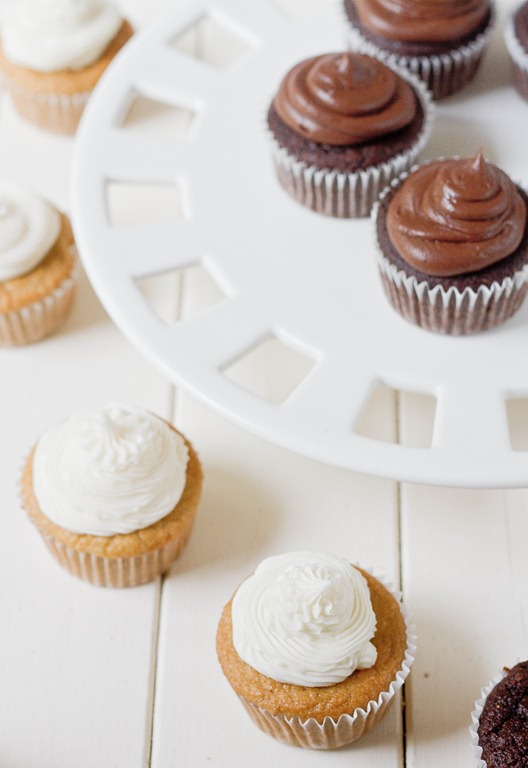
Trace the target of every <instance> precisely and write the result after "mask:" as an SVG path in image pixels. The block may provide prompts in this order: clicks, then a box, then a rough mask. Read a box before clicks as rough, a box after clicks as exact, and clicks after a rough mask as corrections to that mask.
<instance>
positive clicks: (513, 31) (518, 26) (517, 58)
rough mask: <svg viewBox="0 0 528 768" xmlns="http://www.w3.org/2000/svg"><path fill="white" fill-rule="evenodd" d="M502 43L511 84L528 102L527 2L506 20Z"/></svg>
mask: <svg viewBox="0 0 528 768" xmlns="http://www.w3.org/2000/svg"><path fill="white" fill-rule="evenodd" d="M504 42H505V44H506V49H507V51H508V55H509V57H510V62H511V66H512V73H513V84H514V86H515V88H516V89H517V91H518V93H519V94H520V95H521V96H522V97H523V99H526V101H528V2H525V3H523V4H522V5H521V6H520V7H519V8H518V9H517V10H516V12H515V13H514V14H513V15H512V16H510V17H509V19H508V20H507V22H506V25H505V27H504Z"/></svg>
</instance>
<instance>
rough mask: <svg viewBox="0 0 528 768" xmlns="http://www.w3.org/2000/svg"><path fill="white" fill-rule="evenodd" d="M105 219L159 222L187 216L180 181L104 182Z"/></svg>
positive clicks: (122, 222) (118, 222)
mask: <svg viewBox="0 0 528 768" xmlns="http://www.w3.org/2000/svg"><path fill="white" fill-rule="evenodd" d="M106 205H107V213H108V220H109V221H110V223H111V224H112V225H114V226H127V225H132V224H135V225H141V224H160V223H165V222H170V221H174V220H177V219H183V218H187V205H186V200H185V196H184V190H183V187H182V186H181V185H179V184H137V183H134V182H126V181H109V182H107V184H106Z"/></svg>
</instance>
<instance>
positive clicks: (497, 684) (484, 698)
mask: <svg viewBox="0 0 528 768" xmlns="http://www.w3.org/2000/svg"><path fill="white" fill-rule="evenodd" d="M527 701H528V661H521V662H519V663H518V664H516V665H515V666H514V667H513V668H512V669H504V670H503V672H502V674H500V675H499V676H498V677H495V678H494V679H493V680H491V682H490V683H489V685H488V686H487V687H486V688H484V689H483V690H482V693H481V698H480V699H479V700H478V701H476V702H475V710H474V712H473V713H472V716H471V719H472V721H473V724H472V726H471V728H470V733H471V741H472V743H473V750H474V755H475V759H476V761H477V766H478V768H526V766H527V765H528V707H527V706H526V703H527Z"/></svg>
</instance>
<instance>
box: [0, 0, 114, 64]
mask: <svg viewBox="0 0 528 768" xmlns="http://www.w3.org/2000/svg"><path fill="white" fill-rule="evenodd" d="M122 22H123V17H122V16H121V14H120V12H119V10H118V9H117V7H116V5H115V4H114V3H113V2H112V0H14V1H13V3H12V4H11V5H10V6H9V7H8V9H7V13H6V18H5V21H4V24H3V29H2V46H3V49H4V54H5V56H6V58H7V59H9V61H11V62H12V63H13V64H19V65H21V66H23V67H29V68H30V69H34V70H36V71H37V72H57V71H61V70H67V69H82V68H83V67H86V66H88V65H89V64H92V63H93V62H94V61H97V59H99V58H100V57H101V55H102V54H103V52H104V51H105V49H106V48H107V47H108V44H109V43H110V41H111V40H112V39H113V38H114V37H115V36H116V34H117V31H118V30H119V28H120V26H121V24H122Z"/></svg>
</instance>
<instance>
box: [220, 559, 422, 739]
mask: <svg viewBox="0 0 528 768" xmlns="http://www.w3.org/2000/svg"><path fill="white" fill-rule="evenodd" d="M414 640H415V638H414V635H413V633H412V629H411V628H409V627H408V626H407V622H406V619H405V617H404V614H403V613H402V606H401V605H400V603H399V601H398V600H397V599H396V597H395V596H394V595H393V594H392V593H391V592H390V591H389V590H388V589H387V587H386V586H384V585H383V584H382V583H381V582H380V581H379V580H378V579H376V578H374V577H373V576H371V575H370V574H369V573H366V572H365V571H362V570H361V569H359V568H356V567H354V566H352V565H350V564H349V563H348V562H347V561H346V560H342V559H341V558H338V557H335V556H333V555H329V554H321V553H311V552H292V553H288V554H284V555H279V556H277V557H270V558H267V559H266V560H264V561H263V562H262V563H261V564H260V565H259V566H258V568H257V569H256V571H255V572H254V573H253V575H252V576H250V577H249V578H248V579H246V581H244V582H243V583H242V585H241V586H240V587H239V588H238V590H237V591H236V593H235V595H234V597H233V598H232V600H231V601H230V602H229V603H228V604H227V605H226V607H225V608H224V611H223V613H222V616H221V619H220V623H219V627H218V633H217V652H218V658H219V661H220V664H221V666H222V670H223V672H224V674H225V676H226V678H227V680H228V682H229V683H230V685H231V686H232V688H233V689H234V691H235V692H236V693H237V694H238V696H239V698H240V700H241V702H242V704H243V705H244V707H245V708H246V710H247V712H248V713H249V715H250V717H251V718H252V720H253V721H254V722H255V723H256V725H258V726H259V728H261V729H262V730H263V731H264V732H265V733H268V734H269V735H270V736H274V737H275V738H277V739H279V740H280V741H283V742H285V743H287V744H292V745H295V746H300V747H311V748H313V749H331V748H335V747H341V746H344V745H345V744H350V743H351V742H353V741H355V740H356V739H358V738H359V737H360V736H361V735H362V734H363V733H366V732H367V731H369V730H370V729H371V728H372V726H373V725H374V724H375V723H376V722H377V721H378V720H380V719H381V717H382V716H383V714H384V713H385V711H386V709H387V706H388V705H389V703H390V702H391V701H392V699H393V698H394V694H395V692H396V691H397V690H398V689H399V688H401V686H402V685H403V682H404V680H405V678H406V677H407V675H408V673H409V668H410V665H411V663H412V661H413V656H412V654H413V652H414V650H415V645H414Z"/></svg>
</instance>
